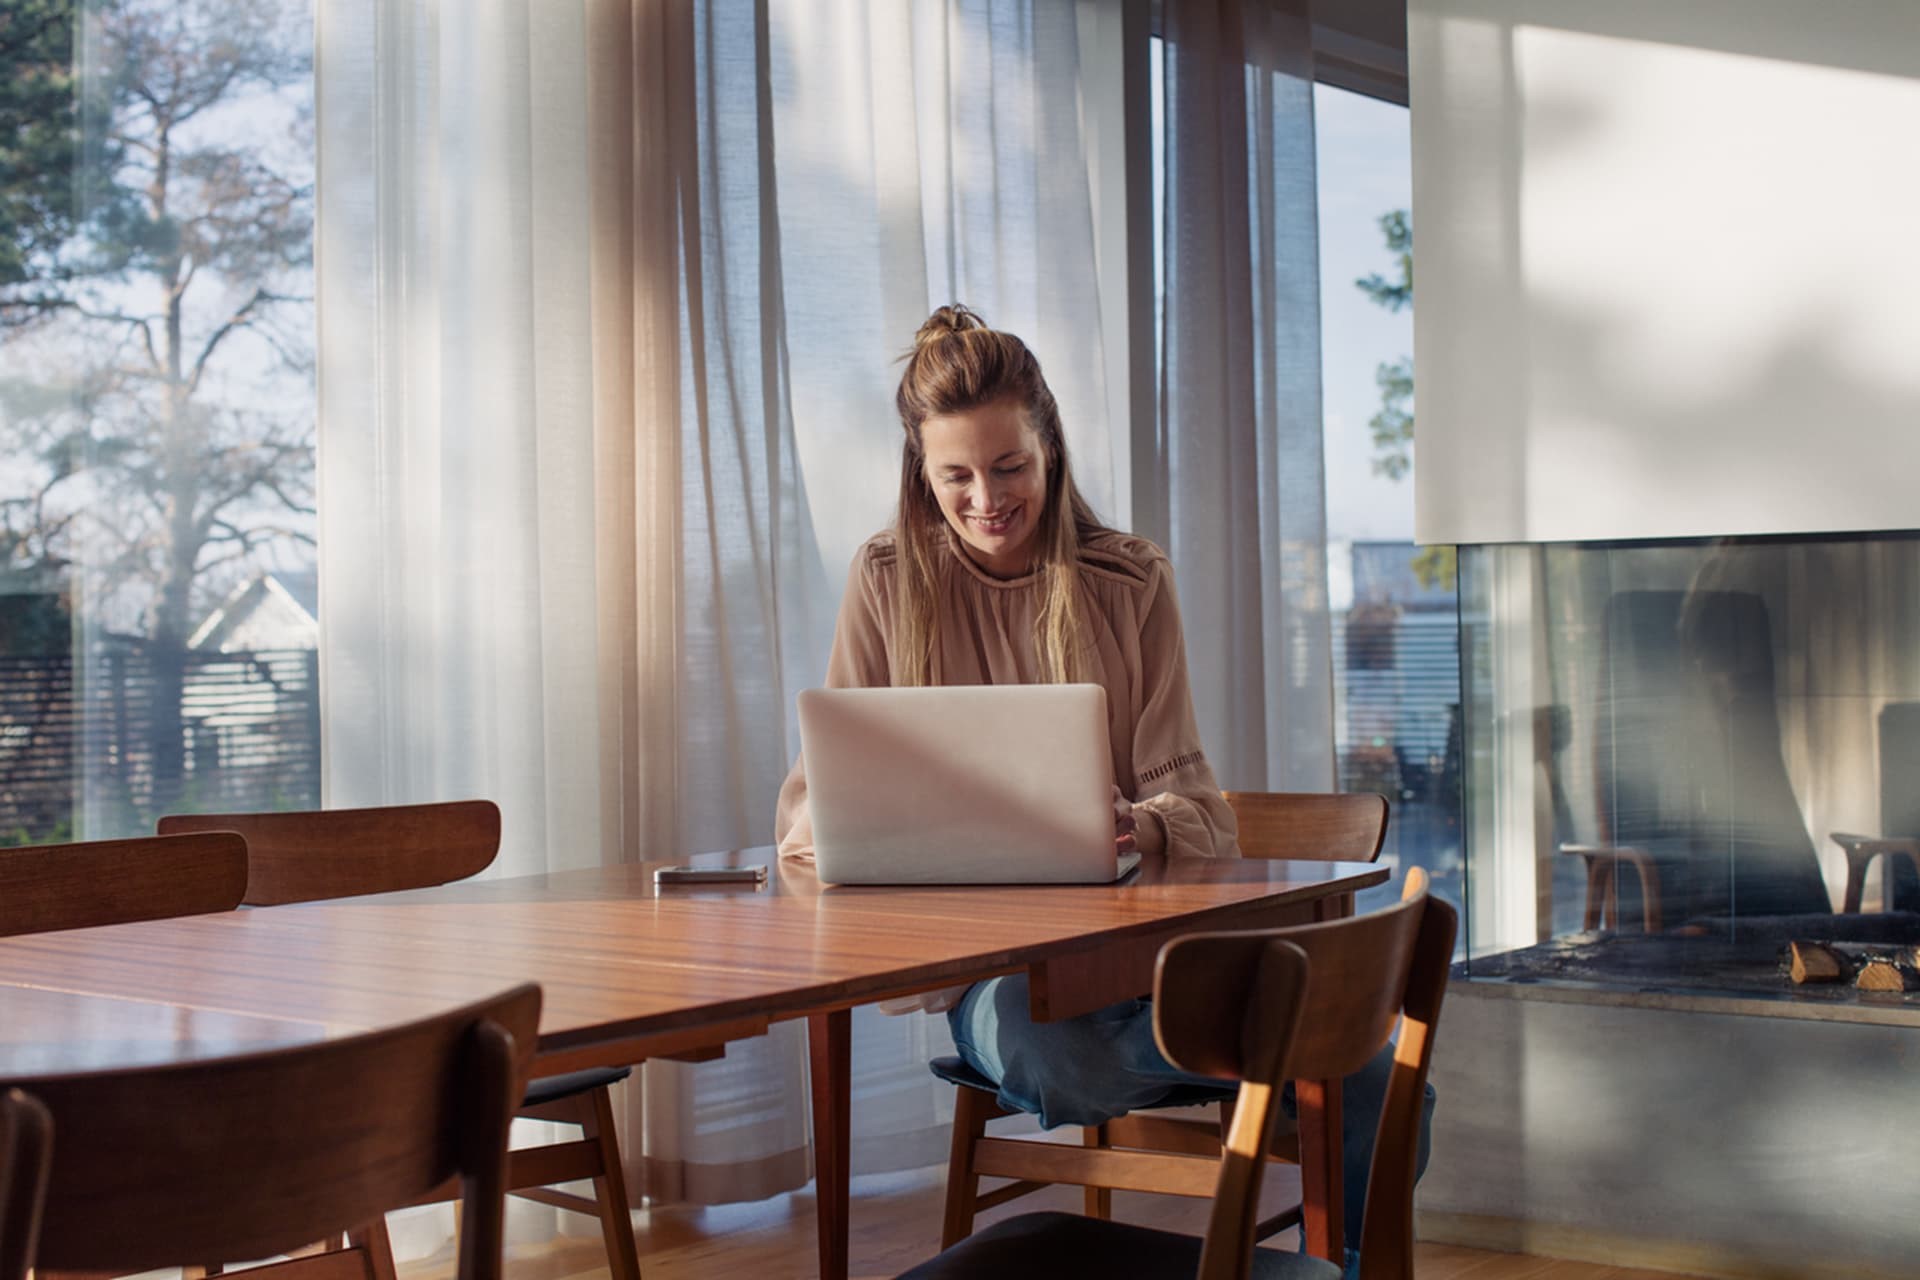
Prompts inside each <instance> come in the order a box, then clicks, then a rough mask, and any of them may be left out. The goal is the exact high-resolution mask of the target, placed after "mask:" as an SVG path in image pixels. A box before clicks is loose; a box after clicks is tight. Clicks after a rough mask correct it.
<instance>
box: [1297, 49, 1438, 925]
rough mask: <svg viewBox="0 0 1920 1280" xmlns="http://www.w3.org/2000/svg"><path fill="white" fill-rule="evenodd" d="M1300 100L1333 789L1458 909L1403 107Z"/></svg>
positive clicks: (1360, 100)
mask: <svg viewBox="0 0 1920 1280" xmlns="http://www.w3.org/2000/svg"><path fill="white" fill-rule="evenodd" d="M1313 105H1314V128H1315V134H1316V143H1317V145H1316V151H1317V163H1318V178H1319V194H1320V344H1321V378H1322V389H1323V390H1322V394H1323V396H1324V397H1325V406H1326V419H1325V421H1326V428H1325V447H1326V473H1327V499H1326V501H1327V578H1328V584H1327V586H1328V592H1327V596H1328V605H1329V608H1330V612H1331V615H1332V625H1333V633H1334V634H1333V666H1334V745H1335V750H1336V752H1337V755H1338V761H1339V769H1338V777H1339V786H1340V788H1341V789H1342V790H1348V791H1378V792H1380V793H1381V794H1383V795H1385V796H1386V797H1387V798H1388V800H1389V801H1390V802H1391V803H1392V805H1393V819H1392V822H1391V824H1390V825H1389V826H1388V830H1387V844H1386V847H1385V849H1384V850H1383V851H1382V855H1381V856H1382V858H1383V859H1385V860H1387V861H1389V862H1391V863H1394V864H1396V865H1399V866H1419V867H1424V868H1426V869H1427V870H1428V872H1429V873H1430V874H1431V875H1432V876H1433V879H1434V884H1435V886H1436V889H1437V890H1438V891H1439V892H1440V893H1442V894H1444V895H1445V896H1447V897H1449V898H1451V899H1453V900H1454V901H1456V902H1459V901H1464V896H1463V892H1462V883H1461V876H1462V859H1461V830H1460V742H1461V738H1460V663H1459V609H1458V607H1457V596H1456V594H1455V582H1454V564H1453V557H1452V554H1451V552H1450V550H1449V549H1445V548H1440V549H1434V548H1421V547H1416V546H1415V545H1414V544H1413V467H1414V465H1415V459H1414V449H1413V227H1412V218H1411V210H1412V205H1413V190H1412V187H1413V178H1412V165H1411V151H1410V143H1409V138H1408V126H1407V111H1406V108H1404V107H1400V106H1396V105H1394V104H1392V103H1389V102H1382V101H1380V100H1379V99H1376V98H1370V97H1364V96H1362V95H1360V94H1357V93H1350V92H1348V91H1346V90H1344V89H1336V88H1333V87H1331V86H1329V85H1325V84H1322V85H1318V86H1316V88H1315V92H1314V104H1313ZM1397 883H1398V880H1397V878H1396V880H1395V884H1396V885H1397ZM1397 891H1398V890H1397V888H1396V889H1394V890H1392V891H1391V892H1397Z"/></svg>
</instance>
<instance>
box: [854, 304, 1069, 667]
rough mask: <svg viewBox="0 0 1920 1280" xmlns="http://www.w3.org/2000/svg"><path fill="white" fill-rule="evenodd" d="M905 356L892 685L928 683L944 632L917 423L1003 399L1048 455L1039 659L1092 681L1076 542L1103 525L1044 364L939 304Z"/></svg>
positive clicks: (1037, 546)
mask: <svg viewBox="0 0 1920 1280" xmlns="http://www.w3.org/2000/svg"><path fill="white" fill-rule="evenodd" d="M906 362H907V367H906V371H905V372H904V373H903V374H902V375H901V377H900V389H899V391H898V392H897V393H896V394H895V396H894V404H895V405H896V407H897V408H898V409H899V411H900V425H901V426H902V427H903V428H905V430H906V440H905V442H904V444H903V446H902V448H901V451H900V505H899V509H898V511H897V512H896V513H895V516H894V539H895V542H896V544H897V546H898V549H899V555H898V564H899V580H898V588H897V591H898V596H897V604H896V606H895V609H894V616H893V661H892V664H891V665H892V668H893V670H892V672H891V675H892V678H893V682H894V683H895V684H901V685H924V684H930V683H932V681H933V667H934V648H935V646H936V644H937V642H938V636H939V626H938V619H937V616H936V609H935V591H934V584H935V582H936V581H937V579H936V577H935V565H936V564H937V563H938V557H939V556H940V555H941V554H942V549H941V546H940V542H939V539H942V538H944V537H945V536H946V533H947V525H946V517H945V516H944V515H943V514H942V513H941V511H940V503H939V500H938V499H936V498H935V497H934V494H933V488H932V486H931V485H930V484H929V483H928V481H927V476H926V454H925V451H924V448H923V446H922V444H921V440H920V427H921V425H922V424H923V423H925V422H926V420H927V419H928V418H933V417H943V416H945V415H948V414H954V413H964V412H967V411H968V410H971V409H978V408H981V407H983V406H985V405H990V404H996V403H999V402H1001V401H1013V402H1015V403H1017V404H1018V405H1019V406H1020V408H1021V410H1022V412H1023V414H1024V416H1025V418H1026V422H1027V425H1028V426H1029V427H1030V428H1031V429H1032V430H1033V432H1034V434H1035V435H1036V436H1037V437H1039V440H1040V445H1041V448H1042V449H1044V450H1045V451H1046V460H1047V493H1046V502H1045V504H1044V506H1043V507H1042V509H1041V512H1040V521H1039V525H1038V527H1037V528H1036V529H1035V530H1034V534H1033V563H1034V570H1035V572H1037V573H1039V574H1040V575H1041V602H1040V614H1039V617H1038V619H1036V623H1035V628H1034V649H1035V656H1036V657H1037V658H1038V659H1039V665H1040V671H1041V674H1042V677H1043V679H1045V680H1046V681H1047V682H1048V683H1052V684H1063V683H1067V682H1069V681H1073V680H1079V679H1084V678H1086V674H1087V672H1086V665H1087V664H1086V658H1085V649H1086V645H1085V642H1084V641H1085V635H1086V627H1085V620H1084V618H1083V617H1082V614H1083V610H1082V608H1081V600H1080V547H1081V544H1082V543H1084V542H1085V541H1086V540H1087V539H1088V538H1090V537H1092V536H1093V535H1095V534H1098V533H1103V532H1105V531H1106V526H1104V525H1102V524H1101V523H1100V520H1099V518H1098V517H1096V516H1095V515H1094V514H1093V508H1092V507H1090V506H1088V505H1087V500H1086V499H1085V498H1083V497H1081V496H1080V490H1079V488H1078V487H1077V486H1076V485H1075V484H1074V483H1073V475H1072V473H1071V472H1070V471H1069V469H1068V467H1067V441H1066V437H1065V435H1064V434H1063V433H1062V431H1061V428H1060V407H1059V406H1058V405H1057V404H1055V403H1054V399H1053V392H1052V391H1050V390H1048V388H1047V381H1046V379H1045V378H1044V377H1043V376H1041V373H1040V362H1039V361H1038V360H1037V359H1035V358H1034V355H1033V352H1031V351H1029V350H1028V349H1027V344H1026V343H1024V342H1022V341H1020V339H1019V338H1016V337H1015V336H1014V335H1012V334H1010V333H1003V332H1001V331H1000V330H997V329H990V328H988V327H987V324H986V321H984V320H982V319H981V318H980V317H979V316H978V315H977V314H975V313H974V312H973V311H971V310H969V309H968V308H966V307H963V306H960V305H958V304H955V305H953V306H948V307H941V308H940V309H939V310H937V311H935V312H934V313H933V314H932V315H931V316H929V317H927V321H926V323H925V324H923V325H921V326H920V331H919V332H918V333H916V334H915V335H914V338H913V350H912V351H911V352H909V353H908V354H907V356H906Z"/></svg>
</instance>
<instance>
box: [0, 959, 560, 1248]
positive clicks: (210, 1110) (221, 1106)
mask: <svg viewBox="0 0 1920 1280" xmlns="http://www.w3.org/2000/svg"><path fill="white" fill-rule="evenodd" d="M539 1021H540V989H539V988H538V987H535V986H521V987H516V988H514V989H513V990H511V991H507V992H504V993H503V994H501V995H499V996H496V997H494V998H493V999H491V1000H486V1001H482V1002H480V1003H478V1004H473V1005H468V1006H466V1007H465V1008H461V1009H455V1010H453V1011H451V1012H448V1013H444V1014H440V1015H438V1016H436V1017H432V1018H427V1019H423V1020H422V1021H419V1022H415V1023H411V1024H409V1025H406V1026H401V1027H395V1028H391V1029H387V1030H381V1031H375V1032H369V1033H366V1034H363V1035H357V1036H352V1037H348V1038H344V1039H340V1040H334V1041H327V1042H322V1043H320V1044H312V1045H301V1046H298V1047H295V1048H291V1049H275V1050H271V1051H267V1052H263V1053H254V1054H246V1055H242V1056H238V1057H231V1058H215V1059H210V1060H207V1061H204V1062H188V1063H175V1064H169V1065H166V1066H158V1067H144V1068H137V1069H133V1070H118V1071H100V1072H89V1073H84V1074H77V1075H66V1076H43V1077H39V1078H36V1079H33V1080H28V1081H20V1082H16V1083H19V1084H22V1085H24V1087H26V1088H27V1089H28V1090H30V1091H31V1093H32V1095H33V1097H34V1098H36V1099H38V1101H39V1102H40V1103H41V1104H43V1105H44V1107H45V1109H46V1111H47V1113H49V1114H50V1115H51V1117H52V1133H53V1142H52V1153H53V1158H52V1163H51V1167H50V1172H49V1176H48V1180H47V1194H46V1201H45V1206H44V1212H43V1213H42V1215H41V1220H40V1234H39V1241H38V1245H37V1247H36V1249H35V1250H34V1254H33V1257H32V1261H33V1264H34V1265H35V1267H36V1268H37V1269H38V1270H42V1271H44V1270H47V1269H50V1268H52V1269H60V1270H71V1271H109V1272H112V1273H114V1274H127V1273H131V1272H139V1271H146V1270H150V1269H153V1268H157V1267H165V1266H174V1265H179V1264H182V1263H186V1262H190V1261H191V1260H194V1259H201V1258H209V1257H214V1258H266V1257H272V1256H274V1255H278V1254H284V1253H288V1252H290V1251H292V1250H294V1249H296V1248H298V1247H300V1246H303V1245H305V1244H307V1243H309V1242H310V1241H313V1240H317V1239H321V1238H324V1237H326V1236H328V1235H330V1234H338V1233H340V1232H342V1231H346V1232H349V1233H350V1234H351V1238H352V1241H353V1245H352V1248H350V1249H348V1250H346V1251H342V1252H336V1253H327V1254H320V1255H317V1256H312V1257H305V1258H296V1259H293V1260H291V1261H288V1262H283V1263H278V1264H274V1265H273V1266H270V1267H265V1268H261V1269H260V1270H258V1271H254V1272H250V1273H249V1274H250V1275H257V1276H260V1277H261V1280H280V1276H281V1275H282V1274H283V1273H285V1274H289V1275H290V1274H292V1273H294V1272H311V1273H313V1274H314V1276H315V1277H316V1280H341V1277H343V1276H345V1275H346V1274H347V1273H348V1269H349V1267H353V1268H354V1269H355V1270H357V1271H358V1273H359V1274H361V1275H363V1276H367V1277H371V1278H372V1280H390V1277H392V1275H393V1258H392V1256H391V1254H390V1253H389V1252H387V1251H386V1248H385V1244H386V1241H385V1237H384V1236H379V1237H374V1236H372V1235H370V1234H369V1233H368V1232H367V1231H366V1229H365V1224H366V1223H367V1222H369V1221H374V1220H377V1219H378V1218H379V1215H381V1214H382V1213H383V1212H384V1211H386V1210H388V1209H392V1208H398V1207H400V1206H402V1205H405V1204H408V1203H410V1202H412V1201H413V1200H414V1199H416V1198H417V1197H419V1196H421V1195H423V1194H425V1193H427V1192H428V1191H430V1190H432V1189H433V1188H435V1187H438V1186H440V1185H442V1184H443V1183H446V1182H447V1181H449V1180H450V1179H458V1181H459V1185H460V1187H461V1204H462V1207H463V1210H464V1212H463V1215H462V1219H461V1224H460V1264H459V1275H460V1280H499V1277H500V1275H501V1224H502V1220H503V1218H504V1216H505V1210H504V1196H505V1191H506V1188H505V1175H506V1154H507V1129H508V1126H509V1124H510V1123H511V1121H512V1117H513V1103H514V1099H515V1098H517V1097H518V1096H519V1088H520V1084H521V1082H522V1081H523V1080H524V1079H525V1076H526V1068H527V1064H528V1061H529V1060H530V1059H531V1057H532V1050H533V1046H534V1042H535V1039H536V1036H537V1032H538V1024H539Z"/></svg>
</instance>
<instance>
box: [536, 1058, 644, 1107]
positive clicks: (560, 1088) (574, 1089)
mask: <svg viewBox="0 0 1920 1280" xmlns="http://www.w3.org/2000/svg"><path fill="white" fill-rule="evenodd" d="M632 1074H633V1068H632V1067H594V1068H593V1069H591V1070H589V1071H569V1072H567V1073H566V1074H565V1075H558V1076H541V1077H539V1078H538V1079H535V1080H529V1081H528V1082H527V1094H526V1096H525V1097H524V1098H522V1099H521V1100H520V1105H521V1106H523V1107H537V1106H540V1105H542V1104H544V1103H548V1102H558V1101H560V1099H562V1098H571V1097H574V1096H575V1095H577V1094H582V1093H591V1092H593V1091H594V1090H595V1089H604V1088H606V1087H607V1086H608V1085H610V1084H619V1083H620V1082H621V1081H622V1080H625V1079H626V1078H627V1077H628V1076H630V1075H632Z"/></svg>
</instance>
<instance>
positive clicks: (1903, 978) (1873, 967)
mask: <svg viewBox="0 0 1920 1280" xmlns="http://www.w3.org/2000/svg"><path fill="white" fill-rule="evenodd" d="M1853 985H1854V986H1856V987H1858V988H1859V989H1860V990H1862V991H1914V990H1920V973H1915V972H1914V971H1913V970H1912V969H1903V968H1901V967H1900V966H1899V965H1897V964H1895V963H1894V962H1893V961H1891V960H1869V961H1867V962H1866V963H1865V964H1863V965H1861V966H1860V974H1859V976H1858V977H1856V978H1855V979H1854V980H1853Z"/></svg>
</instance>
